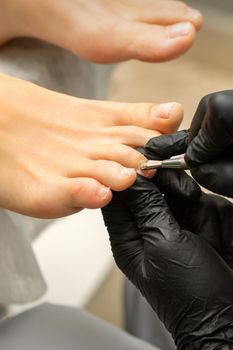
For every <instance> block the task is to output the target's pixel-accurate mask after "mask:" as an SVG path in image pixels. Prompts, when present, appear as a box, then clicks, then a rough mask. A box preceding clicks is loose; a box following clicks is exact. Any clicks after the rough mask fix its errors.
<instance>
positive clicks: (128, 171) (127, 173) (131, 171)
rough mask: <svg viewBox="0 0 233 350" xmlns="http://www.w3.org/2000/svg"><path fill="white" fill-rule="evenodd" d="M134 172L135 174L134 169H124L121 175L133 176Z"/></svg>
mask: <svg viewBox="0 0 233 350" xmlns="http://www.w3.org/2000/svg"><path fill="white" fill-rule="evenodd" d="M133 172H135V169H134V168H122V169H121V175H123V176H127V177H129V176H131V175H132V174H133Z"/></svg>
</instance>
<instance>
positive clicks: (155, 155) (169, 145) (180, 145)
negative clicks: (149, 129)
mask: <svg viewBox="0 0 233 350" xmlns="http://www.w3.org/2000/svg"><path fill="white" fill-rule="evenodd" d="M188 135H189V133H188V131H187V130H182V131H178V132H177V133H175V134H170V135H161V136H158V137H153V138H152V139H150V141H148V142H147V144H146V145H145V148H144V152H143V154H144V155H145V156H146V157H147V158H148V159H166V158H170V157H172V156H175V155H179V154H183V153H185V152H186V149H187V146H188Z"/></svg>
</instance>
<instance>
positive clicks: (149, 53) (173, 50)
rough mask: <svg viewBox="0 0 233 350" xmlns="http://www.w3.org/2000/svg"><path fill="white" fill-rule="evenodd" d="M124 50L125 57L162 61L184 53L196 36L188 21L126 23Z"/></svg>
mask: <svg viewBox="0 0 233 350" xmlns="http://www.w3.org/2000/svg"><path fill="white" fill-rule="evenodd" d="M126 27H127V28H126V30H125V33H127V36H126V37H125V50H124V51H123V52H124V53H125V54H126V55H127V57H125V59H129V58H135V59H139V60H142V61H148V62H163V61H168V60H171V59H173V58H175V57H178V56H180V55H182V54H184V53H185V52H186V51H187V50H188V49H189V48H190V47H191V46H192V45H193V42H194V40H195V37H196V29H195V27H194V26H193V24H191V23H190V22H182V23H177V24H173V25H170V26H158V25H153V26H152V25H148V24H144V23H134V24H131V25H129V24H128V23H127V25H126Z"/></svg>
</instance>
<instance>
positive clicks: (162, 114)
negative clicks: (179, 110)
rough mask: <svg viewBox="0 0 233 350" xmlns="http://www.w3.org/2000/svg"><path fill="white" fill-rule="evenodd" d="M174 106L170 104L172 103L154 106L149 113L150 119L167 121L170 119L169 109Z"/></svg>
mask: <svg viewBox="0 0 233 350" xmlns="http://www.w3.org/2000/svg"><path fill="white" fill-rule="evenodd" d="M174 105H175V103H174V102H172V103H162V104H160V105H158V106H154V107H153V108H152V111H151V114H152V117H153V118H163V119H168V118H169V117H170V116H169V114H170V112H171V109H172V107H173V106H174Z"/></svg>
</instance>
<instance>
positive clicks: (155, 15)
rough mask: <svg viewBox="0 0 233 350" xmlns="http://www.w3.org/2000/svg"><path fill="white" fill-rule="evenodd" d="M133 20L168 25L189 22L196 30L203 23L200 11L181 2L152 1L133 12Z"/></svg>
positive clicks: (140, 5)
mask: <svg viewBox="0 0 233 350" xmlns="http://www.w3.org/2000/svg"><path fill="white" fill-rule="evenodd" d="M133 19H134V20H137V21H141V22H144V23H150V24H159V25H163V26H164V25H170V24H175V23H178V22H186V21H188V22H191V23H192V24H193V25H194V26H195V28H196V29H197V30H199V29H200V27H201V25H202V23H203V16H202V14H201V13H200V11H198V10H196V9H194V8H192V7H190V6H188V5H186V4H185V3H184V2H183V1H163V0H162V1H153V3H151V5H148V6H144V5H143V6H142V3H141V2H140V4H139V7H137V8H136V9H135V10H134V17H133Z"/></svg>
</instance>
